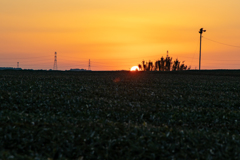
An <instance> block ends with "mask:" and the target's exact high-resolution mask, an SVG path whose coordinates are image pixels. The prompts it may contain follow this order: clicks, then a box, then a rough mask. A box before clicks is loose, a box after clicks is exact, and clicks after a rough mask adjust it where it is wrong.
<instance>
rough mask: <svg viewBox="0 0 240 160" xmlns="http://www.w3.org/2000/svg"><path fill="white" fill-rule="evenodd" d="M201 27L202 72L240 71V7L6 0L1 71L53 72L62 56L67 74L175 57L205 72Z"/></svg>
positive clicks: (205, 2)
mask: <svg viewBox="0 0 240 160" xmlns="http://www.w3.org/2000/svg"><path fill="white" fill-rule="evenodd" d="M200 28H204V29H206V30H207V31H206V32H204V33H203V42H202V69H240V1H239V0H228V1H226V0H211V1H209V0H201V1H198V0H181V1H180V0H167V1H163V0H121V1H119V0H46V1H42V0H0V67H17V62H19V63H20V67H21V68H24V69H28V68H32V69H52V68H53V63H54V52H57V64H58V69H60V70H66V69H70V68H83V69H87V68H88V60H89V59H90V60H91V69H92V70H122V69H124V70H128V69H130V68H131V67H132V66H134V65H138V64H139V63H141V62H142V60H145V61H148V60H152V61H155V60H158V59H160V58H161V56H164V57H165V56H166V52H167V50H168V51H169V56H171V57H173V58H174V59H175V58H178V59H179V60H180V61H185V64H186V65H191V68H192V69H195V68H197V69H198V62H199V59H198V57H199V36H200V35H199V33H198V31H199V29H200ZM204 37H205V38H206V39H205V38H204ZM209 39H210V40H213V41H217V42H220V43H224V44H229V45H223V44H220V43H216V42H213V41H210V40H209ZM230 45H232V46H230ZM234 46H235V47H234Z"/></svg>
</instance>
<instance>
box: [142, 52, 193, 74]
mask: <svg viewBox="0 0 240 160" xmlns="http://www.w3.org/2000/svg"><path fill="white" fill-rule="evenodd" d="M153 64H154V65H153ZM138 68H139V69H140V70H142V71H171V70H172V71H183V70H187V69H188V70H190V68H191V66H189V67H188V68H187V65H185V64H184V61H183V62H182V63H180V61H179V60H178V59H176V60H175V61H174V62H172V57H169V56H168V55H167V56H166V58H165V59H164V57H161V59H160V60H157V61H156V62H155V63H153V62H151V61H149V62H145V61H142V65H141V64H139V65H138Z"/></svg>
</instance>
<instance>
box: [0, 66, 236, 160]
mask: <svg viewBox="0 0 240 160" xmlns="http://www.w3.org/2000/svg"><path fill="white" fill-rule="evenodd" d="M239 132H240V71H201V72H199V71H186V72H151V73H150V72H148V73H147V72H135V73H134V72H41V71H0V159H79V160H85V159H124V160H128V159H129V160H133V159H240V136H239Z"/></svg>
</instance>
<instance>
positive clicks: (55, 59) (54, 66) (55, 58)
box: [53, 52, 58, 70]
mask: <svg viewBox="0 0 240 160" xmlns="http://www.w3.org/2000/svg"><path fill="white" fill-rule="evenodd" d="M57 69H58V67H57V52H55V56H54V64H53V70H57Z"/></svg>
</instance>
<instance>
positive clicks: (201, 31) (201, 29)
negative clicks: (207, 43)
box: [199, 28, 206, 70]
mask: <svg viewBox="0 0 240 160" xmlns="http://www.w3.org/2000/svg"><path fill="white" fill-rule="evenodd" d="M203 32H206V30H203V28H200V31H199V33H200V50H199V70H201V48H202V33H203Z"/></svg>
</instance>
